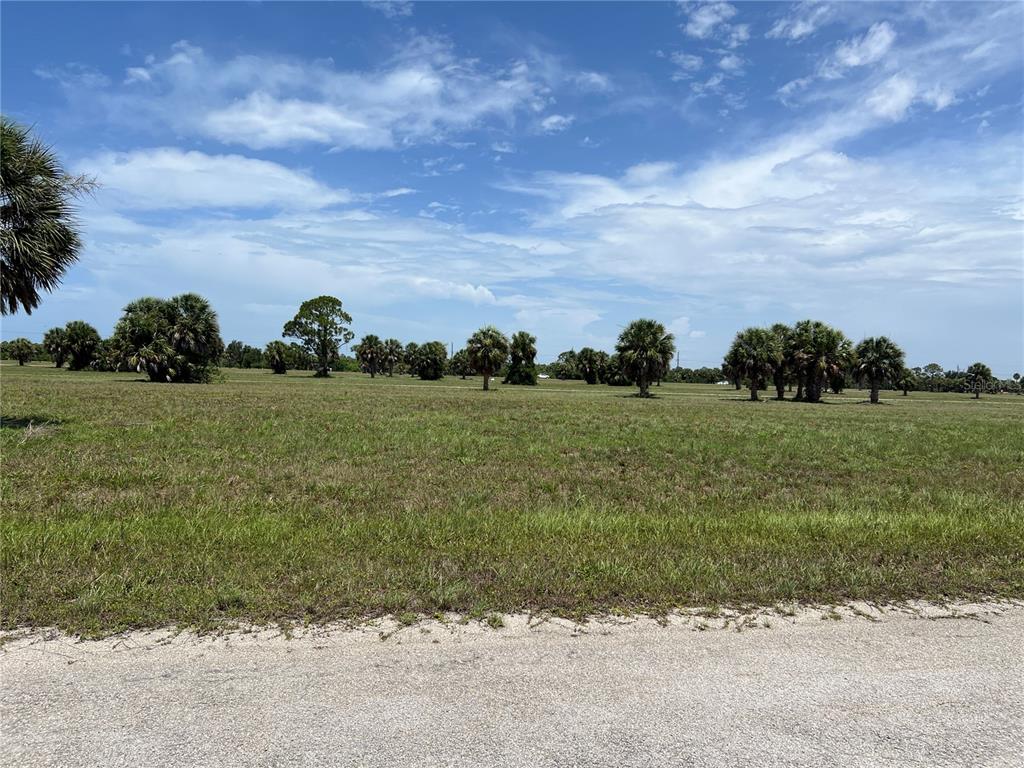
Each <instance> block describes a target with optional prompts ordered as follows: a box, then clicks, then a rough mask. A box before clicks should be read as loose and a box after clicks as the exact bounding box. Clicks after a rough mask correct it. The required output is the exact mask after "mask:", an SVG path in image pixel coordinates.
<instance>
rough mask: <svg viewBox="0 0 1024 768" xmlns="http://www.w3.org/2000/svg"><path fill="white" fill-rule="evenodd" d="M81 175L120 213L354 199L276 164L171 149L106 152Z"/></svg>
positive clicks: (305, 204) (315, 205)
mask: <svg viewBox="0 0 1024 768" xmlns="http://www.w3.org/2000/svg"><path fill="white" fill-rule="evenodd" d="M79 170H80V171H81V172H82V173H88V174H92V175H94V176H96V177H97V178H99V179H101V180H102V186H101V187H100V191H99V192H98V193H97V194H98V195H99V196H101V198H102V199H103V200H105V201H106V202H108V203H109V204H111V205H113V206H114V207H115V208H119V209H185V208H257V207H267V206H271V207H280V208H288V209H301V208H309V209H315V208H323V207H326V206H329V205H337V204H339V203H346V202H348V201H349V200H351V198H352V196H351V194H350V193H349V192H348V191H347V190H343V189H332V188H330V187H328V186H326V185H324V184H321V183H320V182H318V181H316V180H315V179H313V178H312V177H311V176H309V175H307V174H304V173H300V172H298V171H293V170H290V169H288V168H285V167H284V166H282V165H278V164H277V163H272V162H268V161H266V160H256V159H253V158H249V157H242V156H241V155H207V154H204V153H202V152H196V151H191V152H188V151H183V150H180V149H177V148H174V147H158V148H155V149H143V150H136V151H134V152H121V153H115V152H106V153H103V154H99V155H95V156H93V157H90V158H87V159H85V160H83V161H82V162H81V163H79Z"/></svg>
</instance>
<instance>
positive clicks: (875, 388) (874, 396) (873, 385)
mask: <svg viewBox="0 0 1024 768" xmlns="http://www.w3.org/2000/svg"><path fill="white" fill-rule="evenodd" d="M871 402H872V403H874V404H875V405H878V381H877V380H876V379H872V380H871Z"/></svg>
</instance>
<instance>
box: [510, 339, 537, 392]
mask: <svg viewBox="0 0 1024 768" xmlns="http://www.w3.org/2000/svg"><path fill="white" fill-rule="evenodd" d="M510 349H511V353H512V361H511V362H510V363H509V366H508V373H507V374H506V375H505V382H504V383H505V384H530V385H533V384H536V383H537V367H536V364H535V363H534V360H535V359H536V357H537V337H536V336H533V335H531V334H529V333H527V332H526V331H518V332H517V333H514V334H512V344H511V348H510Z"/></svg>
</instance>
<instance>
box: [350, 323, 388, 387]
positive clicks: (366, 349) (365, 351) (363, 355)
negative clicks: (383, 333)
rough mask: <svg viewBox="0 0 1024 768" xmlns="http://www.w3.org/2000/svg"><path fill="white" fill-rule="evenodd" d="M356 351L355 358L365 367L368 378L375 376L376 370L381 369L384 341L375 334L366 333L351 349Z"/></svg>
mask: <svg viewBox="0 0 1024 768" xmlns="http://www.w3.org/2000/svg"><path fill="white" fill-rule="evenodd" d="M352 351H353V352H355V353H356V360H358V361H359V362H360V363H361V364H362V366H363V367H364V368H365V369H366V371H367V373H369V374H370V378H371V379H373V378H376V376H377V371H379V370H380V369H381V367H382V366H383V364H384V354H385V351H384V342H382V341H381V340H380V337H379V336H375V335H374V334H372V333H368V334H366V335H365V336H363V339H362V341H360V342H359V343H358V344H357V345H356V346H355V347H353V349H352Z"/></svg>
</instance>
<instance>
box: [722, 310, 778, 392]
mask: <svg viewBox="0 0 1024 768" xmlns="http://www.w3.org/2000/svg"><path fill="white" fill-rule="evenodd" d="M728 358H729V359H730V360H732V361H733V364H734V365H735V366H736V367H737V368H738V370H739V371H740V372H741V375H743V376H746V377H747V380H748V381H749V382H750V399H751V400H753V401H755V402H756V401H757V400H758V396H757V390H758V389H760V388H761V387H762V386H764V385H765V384H766V383H767V381H768V377H769V376H771V375H772V374H773V373H775V371H776V369H778V368H779V367H781V365H782V345H781V343H780V342H779V337H778V336H777V335H776V334H775V332H774V331H772V330H769V329H767V328H747V329H746V330H745V331H741V332H740V333H737V334H736V339H735V341H733V343H732V349H730V351H729V355H728Z"/></svg>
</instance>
